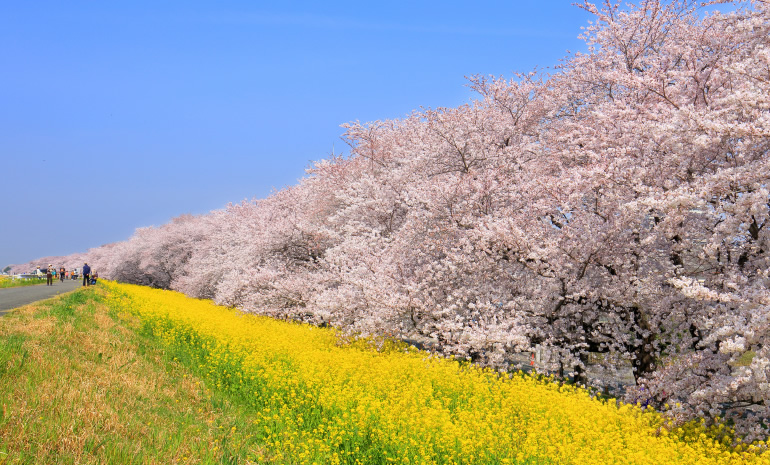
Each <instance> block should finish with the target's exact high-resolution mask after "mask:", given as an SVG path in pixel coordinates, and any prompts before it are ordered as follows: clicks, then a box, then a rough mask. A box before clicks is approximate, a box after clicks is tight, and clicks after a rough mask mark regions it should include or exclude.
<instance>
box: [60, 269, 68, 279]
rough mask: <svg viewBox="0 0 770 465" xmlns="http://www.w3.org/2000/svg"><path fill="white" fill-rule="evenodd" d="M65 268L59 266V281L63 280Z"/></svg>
mask: <svg viewBox="0 0 770 465" xmlns="http://www.w3.org/2000/svg"><path fill="white" fill-rule="evenodd" d="M66 271H67V270H65V269H64V267H61V268H59V281H61V282H64V275H65V273H66Z"/></svg>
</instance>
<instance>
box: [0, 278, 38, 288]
mask: <svg viewBox="0 0 770 465" xmlns="http://www.w3.org/2000/svg"><path fill="white" fill-rule="evenodd" d="M38 284H45V279H38V278H33V279H11V278H8V277H5V276H2V277H0V289H7V288H9V287H22V286H36V285H38Z"/></svg>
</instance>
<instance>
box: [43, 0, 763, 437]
mask: <svg viewBox="0 0 770 465" xmlns="http://www.w3.org/2000/svg"><path fill="white" fill-rule="evenodd" d="M716 3H725V2H716ZM581 7H582V8H584V9H586V10H587V11H589V12H591V13H593V14H594V15H595V16H596V21H595V22H593V23H592V24H591V25H589V26H588V27H587V28H586V29H585V31H584V39H585V41H586V42H587V44H588V51H587V52H586V53H576V54H573V55H570V56H568V57H566V58H565V59H564V60H563V62H562V64H561V66H560V67H559V68H558V69H557V70H555V72H553V73H551V74H550V75H544V74H540V73H534V72H533V73H529V74H518V75H516V76H515V77H514V78H513V79H503V78H495V77H482V76H478V77H473V78H471V79H470V86H471V87H472V88H473V89H474V90H475V91H476V92H477V93H478V96H479V97H478V99H477V100H476V101H474V102H473V103H470V104H467V105H464V106H461V107H458V108H440V109H435V110H434V109H428V110H422V111H418V112H414V113H413V114H411V115H409V116H408V117H406V118H402V119H399V120H390V121H377V122H373V123H367V124H361V123H351V124H348V125H345V129H346V133H345V138H346V140H347V141H348V142H349V144H350V147H351V151H350V152H351V153H350V156H348V157H334V156H332V157H331V158H330V159H328V160H324V161H321V162H318V163H316V164H315V165H314V166H313V167H312V168H311V169H309V171H308V176H307V177H306V178H305V179H303V180H302V181H301V182H300V183H299V184H298V185H296V186H293V187H290V188H286V189H284V190H281V191H278V192H276V193H275V194H273V195H272V196H270V197H269V198H266V199H262V200H255V201H250V202H243V203H241V204H237V205H230V206H228V207H227V208H226V209H224V210H221V211H214V212H212V213H210V214H208V215H203V216H182V217H179V218H175V219H174V220H172V221H171V222H170V223H168V224H165V225H163V226H160V227H152V228H142V229H138V230H137V231H136V233H135V234H134V236H133V237H131V239H129V240H128V241H126V242H122V243H117V244H111V245H108V246H103V247H99V248H96V249H92V250H90V251H89V252H87V253H86V254H82V255H78V256H72V257H67V258H66V260H69V261H73V262H77V263H78V265H79V264H81V263H80V262H82V261H89V263H91V264H92V265H93V266H94V267H95V268H97V269H98V270H99V271H100V274H101V275H102V276H106V277H109V278H112V279H118V280H121V281H126V282H133V283H139V284H145V285H149V286H155V287H161V288H169V289H176V290H179V291H181V292H184V293H186V294H189V295H191V296H195V297H203V298H213V299H214V300H216V301H217V302H219V303H222V304H226V305H232V306H237V307H240V308H242V309H244V310H247V311H252V312H257V313H261V314H266V315H271V316H275V317H279V318H286V319H293V320H301V321H307V322H312V323H315V324H323V325H331V326H334V327H337V328H340V329H343V330H345V331H346V332H348V333H350V334H364V335H369V334H376V335H391V336H395V337H400V338H405V339H414V338H419V339H421V340H425V341H430V343H431V345H432V346H433V347H434V348H435V349H436V350H439V351H441V352H443V353H445V354H452V355H457V356H461V357H467V358H469V359H471V360H473V361H476V362H480V363H484V364H487V365H490V366H495V367H505V366H507V364H508V363H509V362H510V356H511V354H513V353H515V352H519V351H527V350H531V349H532V347H534V346H535V345H540V346H541V347H545V348H547V349H548V351H549V352H550V353H551V354H553V356H552V357H551V358H550V359H549V360H550V362H549V363H550V365H549V366H548V368H549V369H551V370H552V371H554V372H555V373H557V374H559V375H562V376H566V375H568V374H571V375H573V376H575V378H576V379H577V380H578V381H581V382H587V381H589V380H588V379H587V378H586V374H585V370H586V364H587V362H588V360H589V356H590V357H592V358H595V359H598V360H599V361H600V363H601V364H603V368H604V369H605V370H607V371H609V372H612V371H613V370H617V368H618V367H619V366H622V365H623V363H625V362H627V363H631V364H632V365H633V367H634V375H635V378H636V381H637V385H636V388H635V389H631V390H630V391H629V393H628V394H627V395H628V397H629V399H630V400H640V399H641V400H644V401H646V402H651V403H652V404H653V405H655V406H658V407H661V406H663V405H665V404H669V405H679V407H676V408H675V409H674V414H676V415H677V416H678V418H680V419H689V418H693V417H697V416H700V417H705V418H708V419H711V420H713V419H715V418H717V417H722V418H727V419H728V420H729V421H730V422H733V423H734V424H735V426H736V427H737V429H738V430H739V431H740V432H741V433H742V434H745V435H746V438H749V439H752V438H757V437H766V436H767V435H768V427H770V275H769V274H768V269H769V268H770V267H769V265H770V258H768V257H770V232H768V230H769V229H770V226H768V224H769V223H770V182H769V178H770V154H769V153H768V150H770V4H769V3H768V1H767V0H756V1H753V2H743V3H736V4H735V8H736V11H735V12H733V13H730V14H720V13H704V10H703V9H701V8H700V7H699V5H698V4H697V2H695V1H693V0H673V1H666V2H663V1H655V0H648V1H641V2H639V3H638V5H636V6H630V7H627V8H625V9H623V8H621V7H619V6H618V5H617V4H613V3H611V2H609V1H607V2H605V3H604V4H602V5H594V4H591V3H588V2H586V3H584V4H583V5H581ZM63 260H64V259H63ZM44 261H46V260H44ZM596 354H603V355H602V356H601V357H598V358H597V357H596Z"/></svg>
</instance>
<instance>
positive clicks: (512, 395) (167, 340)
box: [102, 281, 770, 465]
mask: <svg viewBox="0 0 770 465" xmlns="http://www.w3.org/2000/svg"><path fill="white" fill-rule="evenodd" d="M102 282H103V283H104V285H105V286H106V287H107V289H108V290H109V298H108V303H109V305H110V306H111V307H112V308H115V309H118V310H120V311H125V312H130V313H132V314H135V315H137V316H138V317H139V319H140V321H141V322H142V325H143V330H145V331H148V332H152V333H153V334H154V335H155V336H156V337H157V338H159V339H160V340H161V341H162V343H163V344H165V345H166V346H168V347H169V348H170V349H172V350H175V351H177V352H178V353H180V354H181V353H184V354H187V356H189V358H190V360H192V361H194V362H195V364H196V365H197V368H198V369H200V370H201V371H202V372H203V373H204V375H205V376H206V378H207V379H208V380H209V382H210V383H211V384H213V385H216V386H217V387H218V388H220V389H223V390H227V391H230V392H232V393H234V394H236V395H242V396H244V397H245V398H246V399H247V400H248V401H249V402H250V403H251V404H252V405H253V406H254V408H255V410H256V411H257V412H258V418H259V420H256V421H255V423H258V424H257V426H258V427H259V430H260V431H263V432H264V433H263V435H264V437H263V439H265V440H266V441H267V442H268V443H269V444H270V446H271V447H272V452H271V454H272V455H271V456H270V457H266V459H270V460H274V461H276V462H278V463H301V464H313V463H317V464H327V463H328V464H366V465H368V464H391V463H398V464H474V463H479V464H517V463H522V464H551V463H556V464H615V463H617V464H650V465H660V464H699V465H707V464H715V465H716V464H770V452H768V451H764V452H760V450H758V449H757V448H758V447H763V446H764V444H757V445H755V446H751V447H747V448H744V449H743V450H742V451H740V452H737V451H735V450H734V449H729V448H727V447H726V446H723V445H721V444H719V443H717V442H715V441H714V440H712V439H710V438H709V437H707V435H703V436H700V437H698V438H697V439H695V440H692V441H688V442H683V441H682V440H680V439H679V438H678V437H677V436H676V435H673V434H669V433H668V431H667V430H666V428H665V427H664V420H663V419H662V418H661V417H660V416H659V415H657V414H655V413H651V412H643V411H642V410H641V409H639V408H638V407H636V406H632V405H625V404H620V405H618V404H617V403H616V402H615V401H599V400H596V399H594V398H592V397H591V396H590V395H589V393H588V392H586V391H585V390H582V389H578V388H573V387H569V386H560V385H558V384H556V383H549V382H543V381H538V380H536V379H534V378H532V377H527V376H513V377H507V376H500V375H498V374H497V373H494V372H492V371H489V370H484V369H480V368H476V367H473V366H468V365H467V364H460V363H458V362H456V361H452V360H447V359H442V358H437V357H432V356H430V355H428V354H426V353H424V352H417V351H415V350H405V349H403V348H401V349H398V350H395V349H394V350H390V351H385V352H377V351H374V350H367V349H366V348H363V347H356V346H340V345H339V344H338V339H337V337H336V336H335V333H334V332H333V330H330V329H322V328H316V327H312V326H308V325H300V324H293V323H287V322H282V321H276V320H272V319H268V318H264V317H259V316H254V315H248V314H244V313H242V312H238V311H236V310H233V309H229V308H225V307H221V306H217V305H214V304H213V303H212V302H210V301H207V300H197V299H191V298H188V297H185V296H184V295H182V294H179V293H176V292H172V291H162V290H154V289H149V288H145V287H140V286H133V285H126V284H117V283H112V282H108V281H102Z"/></svg>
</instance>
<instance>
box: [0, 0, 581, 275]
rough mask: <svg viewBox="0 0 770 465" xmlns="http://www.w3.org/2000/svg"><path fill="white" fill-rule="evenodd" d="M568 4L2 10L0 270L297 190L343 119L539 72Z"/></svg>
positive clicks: (197, 4) (574, 30)
mask: <svg viewBox="0 0 770 465" xmlns="http://www.w3.org/2000/svg"><path fill="white" fill-rule="evenodd" d="M589 19H590V18H589V15H587V14H586V13H585V12H583V11H582V10H580V9H578V8H577V7H574V6H571V2H570V1H569V0H558V1H556V0H547V1H545V0H537V1H536V0H507V1H486V0H478V1H474V2H470V1H422V2H421V1H389V2H365V1H355V2H351V1H329V2H326V1H324V2H317V1H314V2H310V1H306V2H273V1H271V2H262V1H254V0H252V1H246V0H244V1H216V2H214V1H206V2H203V1H191V0H184V1H162V2H155V1H153V2H150V1H137V0H134V1H124V0H119V1H106V2H94V1H77V0H75V1H69V2H59V1H56V2H54V1H39V2H37V1H36V2H3V4H2V6H0V69H1V70H2V72H0V160H1V162H0V190H1V192H2V198H3V200H2V201H0V268H1V267H4V266H5V265H6V264H10V263H21V262H26V261H29V260H31V259H34V258H38V257H42V256H47V255H66V254H70V253H74V252H81V251H85V250H87V249H88V248H90V247H94V246H98V245H101V244H105V243H109V242H114V241H119V240H125V239H127V238H128V237H130V236H131V234H132V233H133V231H134V229H135V228H137V227H141V226H149V225H160V224H163V223H165V222H167V221H168V220H170V219H171V218H172V217H174V216H177V215H180V214H183V213H194V214H197V213H205V212H208V211H211V210H213V209H219V208H223V207H224V206H225V205H226V204H227V203H228V202H239V201H241V200H243V199H246V198H254V197H258V198H261V197H265V196H267V195H269V193H270V192H271V190H272V189H274V188H281V187H284V186H287V185H292V184H295V183H296V181H297V180H298V179H299V178H300V177H302V176H303V175H304V170H305V168H306V167H307V166H308V164H309V162H310V161H311V160H318V159H322V158H326V157H328V155H329V154H330V152H331V151H332V148H333V147H334V149H335V150H336V151H337V152H340V151H344V150H345V149H346V147H345V145H344V143H343V142H342V141H341V140H340V136H341V134H342V132H343V130H342V129H341V128H340V127H339V126H340V124H343V123H345V122H348V121H354V120H360V121H374V120H379V119H390V118H398V117H402V116H405V115H407V114H409V113H410V112H411V111H412V110H414V109H419V108H420V107H433V108H435V107H447V106H449V107H451V106H457V105H460V104H462V103H465V102H467V101H469V100H470V99H471V98H473V94H472V93H471V92H470V90H469V89H468V88H467V87H466V80H465V76H470V75H474V74H485V75H490V74H491V75H497V76H500V75H502V76H506V77H511V73H512V72H513V71H529V70H531V69H532V68H533V67H535V66H538V67H541V68H547V67H551V66H554V65H556V64H557V63H558V61H559V59H560V58H562V57H563V56H565V55H566V52H567V50H573V51H576V50H584V49H585V47H584V45H583V43H582V42H581V41H580V40H578V39H577V36H578V34H580V32H581V30H580V27H581V26H584V25H586V24H587V21H588V20H589Z"/></svg>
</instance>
